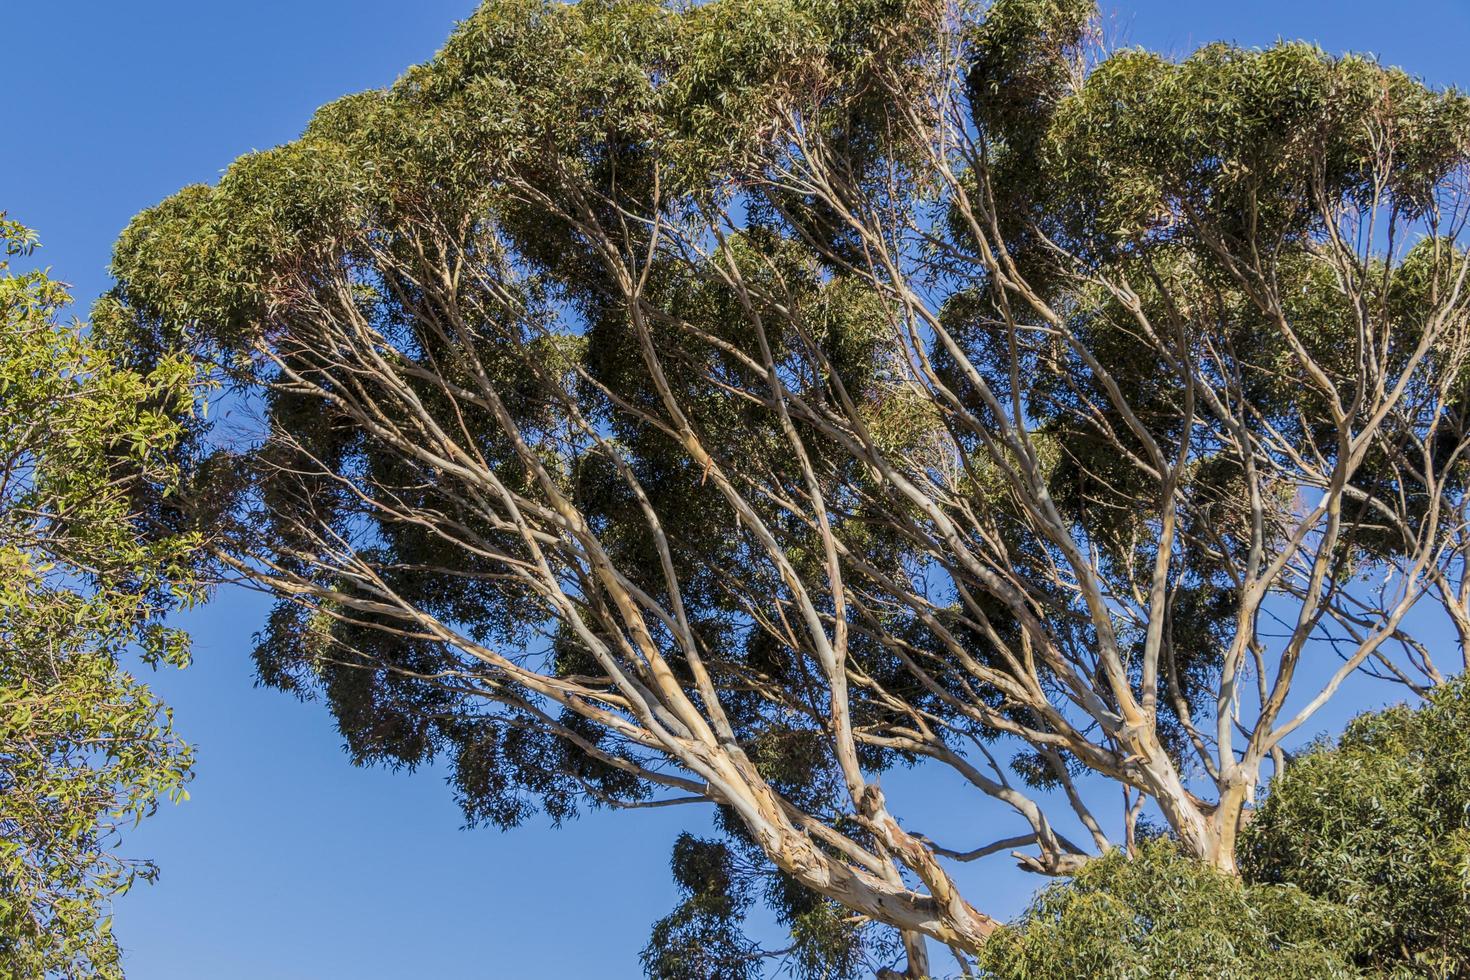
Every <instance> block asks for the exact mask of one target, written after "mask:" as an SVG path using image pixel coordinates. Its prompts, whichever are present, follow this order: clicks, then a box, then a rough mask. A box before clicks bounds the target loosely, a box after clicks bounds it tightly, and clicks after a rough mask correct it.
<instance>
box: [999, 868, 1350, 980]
mask: <svg viewBox="0 0 1470 980" xmlns="http://www.w3.org/2000/svg"><path fill="white" fill-rule="evenodd" d="M1358 943H1359V939H1358V930H1357V927H1356V920H1355V918H1354V916H1353V914H1352V912H1351V910H1349V909H1346V908H1344V907H1342V906H1340V905H1336V904H1334V903H1332V902H1329V901H1323V900H1314V899H1312V898H1309V897H1307V896H1306V895H1304V894H1303V893H1302V892H1301V891H1299V890H1298V889H1296V888H1294V887H1291V886H1289V885H1259V884H1255V885H1245V884H1242V883H1241V882H1240V880H1239V879H1237V878H1233V877H1230V876H1227V875H1223V874H1221V873H1219V872H1218V871H1216V870H1214V869H1213V868H1210V867H1209V866H1207V865H1205V864H1203V863H1201V862H1199V861H1195V860H1191V859H1190V858H1187V857H1185V856H1184V855H1182V854H1180V853H1179V851H1178V849H1177V848H1176V847H1175V846H1174V844H1173V843H1172V842H1169V841H1166V840H1161V839H1155V840H1151V841H1147V842H1144V843H1142V844H1140V846H1139V848H1138V850H1137V853H1136V854H1134V855H1132V856H1131V857H1125V856H1124V855H1123V854H1122V852H1119V851H1114V852H1112V853H1111V854H1109V855H1107V856H1106V857H1104V858H1102V859H1100V860H1098V861H1093V862H1090V863H1089V864H1088V865H1087V866H1086V867H1084V868H1083V869H1082V870H1081V871H1080V872H1079V873H1078V875H1077V876H1076V878H1074V879H1073V880H1071V881H1069V882H1067V883H1065V884H1056V885H1052V886H1050V887H1049V888H1047V889H1046V890H1044V891H1043V892H1042V893H1041V894H1040V895H1039V896H1038V897H1037V899H1036V900H1035V901H1034V902H1033V903H1032V905H1031V908H1030V909H1029V910H1028V911H1027V913H1026V915H1024V916H1023V917H1022V918H1021V920H1020V921H1019V922H1017V923H1015V924H1014V925H1010V926H1006V927H1004V928H1002V929H1001V930H999V931H998V932H996V934H995V935H994V936H992V937H991V939H990V941H989V942H987V943H986V944H985V947H984V948H983V949H982V950H981V955H980V968H981V975H982V976H989V977H1001V978H1005V980H1052V978H1055V977H1096V978H1098V980H1114V978H1116V980H1125V978H1132V977H1219V978H1221V980H1254V978H1257V977H1265V976H1272V977H1280V978H1282V980H1327V978H1349V977H1359V976H1362V974H1361V973H1359V972H1358V971H1357V970H1356V969H1354V967H1353V964H1352V960H1351V958H1350V956H1351V951H1353V950H1354V949H1355V948H1356V947H1357V946H1358Z"/></svg>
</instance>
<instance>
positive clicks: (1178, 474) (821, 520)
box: [112, 0, 1470, 977]
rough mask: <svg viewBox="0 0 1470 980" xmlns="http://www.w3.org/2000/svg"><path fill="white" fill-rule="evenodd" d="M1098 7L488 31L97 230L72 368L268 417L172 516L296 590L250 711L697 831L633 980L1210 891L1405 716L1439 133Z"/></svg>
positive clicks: (1421, 522)
mask: <svg viewBox="0 0 1470 980" xmlns="http://www.w3.org/2000/svg"><path fill="white" fill-rule="evenodd" d="M1092 16H1093V8H1092V6H1091V4H1090V3H1087V2H1081V0H998V2H996V3H995V4H994V5H992V6H990V7H989V8H988V9H984V10H978V9H972V8H971V7H969V6H967V5H965V4H946V3H936V2H929V0H862V2H850V0H843V2H838V0H716V2H713V3H709V4H703V5H698V6H692V7H687V8H686V7H684V6H682V5H670V6H660V5H658V4H653V3H646V2H631V0H630V2H612V0H608V2H601V0H599V2H585V3H581V4H577V5H575V6H568V5H562V4H559V3H549V2H535V0H503V2H489V3H486V4H485V5H483V6H482V7H481V8H480V10H479V11H477V12H476V14H475V15H474V16H472V17H471V18H470V19H469V20H467V21H466V22H465V23H463V24H462V25H460V27H459V28H458V29H457V30H456V32H455V33H454V35H453V36H452V37H451V38H450V41H449V43H448V45H447V46H446V47H445V49H444V50H443V51H442V52H441V53H440V54H439V55H438V56H437V57H436V58H435V59H434V60H433V61H432V62H431V63H429V64H427V65H424V66H420V67H418V68H414V69H412V70H411V71H410V72H409V73H408V74H407V75H405V76H404V78H403V79H401V80H400V81H399V82H398V83H397V84H396V85H395V86H393V87H392V88H391V89H390V90H388V91H383V92H367V93H363V94H361V95H356V96H352V97H349V98H347V99H343V100H341V101H339V102H336V103H333V104H332V105H329V106H327V107H325V108H323V109H322V110H321V111H320V112H319V113H318V114H317V116H316V118H315V119H314V120H313V122H312V123H311V125H310V126H309V127H308V129H307V131H306V133H305V134H304V135H303V136H302V138H301V139H300V140H298V141H296V142H294V143H292V144H289V145H287V146H283V147H280V148H277V149H275V150H271V151H268V152H265V153H257V154H251V155H249V156H246V157H244V158H242V159H241V160H239V161H237V162H236V163H235V165H234V166H232V167H231V168H230V170H229V171H228V173H227V174H226V175H225V176H224V178H223V179H222V180H221V181H220V183H219V184H218V185H217V186H215V187H204V186H196V187H191V188H187V189H185V190H183V191H181V192H180V193H179V194H178V195H176V196H175V197H173V198H172V199H170V200H169V201H167V202H165V203H164V204H162V205H160V206H159V207H157V208H155V209H152V210H150V211H148V212H145V213H144V214H142V215H140V216H139V217H138V218H137V219H136V220H135V221H134V223H133V224H132V225H131V226H130V228H129V229H128V231H127V232H126V233H125V234H124V236H123V237H122V239H121V240H120V242H119V244H118V248H117V252H116V272H117V274H118V279H119V286H118V290H117V293H116V296H115V302H116V303H117V304H118V306H119V307H120V308H122V309H124V310H126V311H127V317H125V318H119V320H118V322H117V324H116V325H115V327H114V328H113V333H112V335H113V336H115V337H117V338H119V343H120V342H121V341H122V339H126V340H127V342H128V343H130V344H132V345H133V346H134V348H135V349H136V350H137V351H138V352H139V356H140V357H141V358H143V360H144V362H145V363H148V362H151V360H152V359H155V358H156V357H158V356H160V355H161V354H162V353H164V352H169V351H174V350H179V349H190V350H193V351H195V352H197V353H199V354H202V355H203V356H206V357H208V358H210V359H212V360H213V362H214V363H215V364H216V365H217V366H218V368H219V370H220V371H221V372H222V374H224V375H226V376H228V377H230V378H232V379H233V380H234V382H235V383H237V384H238V385H239V386H241V388H242V390H244V391H245V392H247V394H246V396H245V397H246V400H247V401H249V402H250V403H252V404H258V405H259V406H260V408H261V412H260V418H259V428H258V430H256V431H254V432H253V433H249V434H248V435H247V436H239V435H238V433H237V434H236V435H237V438H235V439H233V440H229V441H228V444H227V445H225V446H224V447H223V448H222V449H221V448H218V443H213V444H211V445H212V446H213V447H215V448H214V450H213V451H211V452H210V453H208V454H207V458H205V459H201V460H200V463H199V466H198V467H197V470H196V471H194V480H195V484H194V487H193V489H192V491H191V493H190V494H189V501H190V503H189V506H188V507H187V508H186V511H187V513H186V514H184V515H182V516H184V517H187V518H188V519H190V520H194V521H197V522H199V524H200V526H209V527H214V526H216V525H218V526H220V527H221V528H222V530H221V533H220V537H219V546H218V547H217V549H216V557H217V558H218V561H219V562H220V566H221V569H222V570H224V571H225V572H226V573H227V574H229V575H233V576H237V577H239V578H242V579H244V580H246V581H248V582H250V583H253V584H254V585H256V586H258V587H261V588H265V589H267V590H270V591H271V592H273V593H275V594H276V595H277V596H278V597H280V599H281V602H280V604H279V605H278V607H277V608H276V610H275V612H274V613H273V614H272V616H271V619H270V622H269V624H268V626H267V629H266V630H265V632H264V633H263V635H262V640H261V643H260V645H259V648H258V650H257V658H258V662H259V665H260V671H261V676H262V677H263V678H264V679H265V680H266V681H268V682H269V683H272V684H276V685H278V686H281V687H285V688H288V689H294V690H298V691H303V692H306V691H313V690H317V689H320V690H321V691H322V692H323V693H324V694H325V697H326V699H327V701H328V702H329V704H330V705H331V707H332V710H333V711H334V712H335V714H336V716H337V718H338V720H339V723H340V725H341V728H342V730H343V732H344V734H345V736H346V739H347V742H348V746H349V749H350V751H351V752H352V754H353V756H354V757H355V758H356V759H357V760H358V761H390V762H396V763H405V764H410V765H412V764H415V763H418V762H422V761H424V760H426V759H428V758H431V757H434V756H437V755H444V756H447V757H448V758H449V759H450V760H451V764H452V766H453V772H454V783H455V787H456V790H457V792H458V795H459V797H460V799H461V801H462V803H463V805H464V808H465V811H466V813H467V814H468V815H469V817H470V819H471V821H474V822H481V821H484V822H491V823H495V824H499V825H502V826H509V825H513V824H515V823H517V822H519V821H521V820H523V819H525V818H526V817H527V816H528V815H529V814H530V813H532V812H534V810H535V809H536V808H537V807H538V806H539V807H541V808H542V809H544V810H545V811H546V812H547V813H549V814H550V815H551V816H552V817H553V818H554V819H562V818H564V817H567V816H569V815H571V814H573V813H575V812H576V810H577V808H578V807H579V806H581V805H586V804H591V805H609V806H619V807H646V806H665V805H675V804H684V803H712V804H714V805H715V806H716V807H717V814H718V818H717V823H718V827H719V829H720V830H721V832H722V833H723V838H724V839H723V840H712V841H685V842H682V843H681V844H680V847H679V849H677V850H676V855H675V858H676V859H675V873H676V877H677V878H678V879H679V881H680V882H681V884H682V885H683V886H684V888H685V891H686V893H687V895H688V902H687V903H686V904H685V905H684V906H682V907H681V908H680V909H679V910H677V911H676V912H675V913H674V915H673V916H671V917H670V918H669V919H667V920H665V921H664V922H663V923H661V924H660V926H659V927H658V930H659V932H658V934H659V935H661V936H663V937H664V939H663V941H662V942H661V943H660V944H658V945H657V946H656V947H654V948H651V950H650V954H649V956H648V957H647V962H648V966H649V968H650V970H651V971H653V972H654V973H656V974H657V975H662V976H669V977H674V976H705V975H710V974H711V973H713V972H714V971H715V969H716V968H715V967H713V966H710V965H709V964H708V963H707V962H706V961H705V960H702V959H699V958H698V957H693V958H690V957H682V958H681V956H679V955H673V954H670V955H667V956H666V955H665V953H666V952H668V951H669V950H673V949H675V947H679V948H694V947H701V948H703V949H706V950H708V949H712V948H722V949H725V950H727V951H728V952H729V954H730V955H729V956H728V957H724V958H723V959H724V960H728V961H729V963H731V964H735V965H728V966H726V967H720V968H719V969H725V970H729V971H733V972H731V973H728V974H726V975H738V971H739V970H740V969H745V967H744V966H740V965H739V964H749V963H752V962H754V960H753V957H755V956H757V955H758V953H759V952H760V951H759V950H756V949H755V948H754V947H752V946H751V945H749V943H748V940H745V939H744V938H743V937H742V936H740V935H739V933H738V927H739V922H740V919H741V915H742V912H743V910H744V909H745V908H746V907H747V905H748V904H749V903H750V902H752V901H754V899H755V897H757V896H763V897H765V898H767V899H768V900H770V901H771V902H772V903H773V904H774V905H775V907H776V909H777V912H778V915H779V917H780V918H781V919H782V920H783V921H784V922H786V923H788V924H789V925H790V926H791V928H792V931H793V950H795V955H796V960H795V962H796V963H798V964H800V968H801V969H803V970H806V971H807V972H808V973H809V974H811V975H851V974H852V973H853V972H854V971H855V970H856V969H857V968H858V966H859V965H861V964H862V963H863V962H864V960H865V959H866V960H875V961H883V962H889V963H891V962H893V961H894V960H893V958H892V957H894V956H896V954H890V953H889V952H888V948H889V947H888V945H887V944H889V943H890V942H902V944H903V945H904V946H905V947H906V950H907V953H908V956H907V963H906V966H905V967H904V968H905V969H906V970H907V971H908V973H909V975H910V976H915V977H917V976H922V975H924V974H926V973H927V972H929V964H928V961H927V954H926V948H925V944H924V941H925V937H927V938H929V939H933V940H937V941H938V942H939V943H940V944H943V945H944V946H948V947H949V948H950V949H951V950H952V951H953V952H954V953H955V955H956V956H957V957H959V959H960V961H961V962H962V963H968V962H969V961H970V960H971V959H972V958H973V957H974V956H975V955H977V954H979V953H980V952H981V950H982V949H984V947H985V944H986V940H987V937H989V936H990V935H991V934H992V933H993V932H994V931H995V929H996V927H997V924H996V923H995V921H994V920H993V919H992V918H991V917H990V915H988V914H987V913H986V912H985V911H984V910H983V909H981V908H978V907H977V906H976V905H975V904H973V901H972V898H971V897H967V896H965V895H963V894H961V891H960V889H959V888H958V887H957V885H956V883H955V880H954V878H953V875H952V868H953V865H952V863H951V862H954V861H967V860H978V859H980V858H982V857H985V856H987V855H992V854H997V853H1003V852H1007V851H1009V852H1012V853H1013V854H1014V855H1015V856H1016V857H1017V858H1018V859H1019V860H1020V861H1021V862H1022V863H1023V865H1025V866H1026V867H1029V868H1032V869H1033V870H1036V871H1039V872H1042V873H1045V874H1066V873H1071V872H1073V871H1076V870H1077V869H1079V868H1080V867H1083V866H1084V865H1085V864H1086V863H1087V862H1088V861H1089V860H1091V859H1093V858H1095V857H1097V856H1098V855H1101V854H1105V853H1107V852H1109V851H1111V850H1112V849H1114V848H1119V847H1121V848H1125V849H1130V850H1131V849H1132V848H1133V847H1134V845H1135V826H1136V822H1137V820H1138V818H1139V815H1140V814H1141V813H1144V812H1148V813H1154V814H1157V816H1158V817H1159V818H1160V819H1162V821H1163V822H1164V823H1165V825H1166V826H1167V827H1168V829H1169V832H1170V833H1171V834H1172V835H1173V836H1174V837H1175V838H1177V840H1178V845H1179V847H1180V848H1181V849H1182V851H1183V853H1185V854H1186V855H1188V856H1189V857H1191V858H1193V859H1196V860H1198V861H1202V862H1204V863H1206V864H1208V865H1210V866H1211V867H1213V868H1215V869H1218V870H1219V871H1221V872H1224V873H1225V874H1226V875H1231V874H1234V873H1235V871H1236V841H1237V838H1238V834H1239V831H1240V828H1241V826H1242V823H1243V821H1244V820H1245V817H1246V814H1247V813H1248V812H1249V805H1250V803H1251V801H1252V800H1253V799H1254V797H1255V794H1256V790H1257V787H1258V786H1260V785H1261V783H1262V781H1263V780H1264V779H1265V778H1266V777H1267V776H1268V775H1269V774H1270V773H1272V772H1279V771H1281V769H1282V768H1283V767H1284V766H1285V764H1286V761H1287V759H1286V755H1285V753H1284V748H1283V745H1284V743H1286V742H1287V740H1289V739H1290V738H1291V737H1292V736H1293V734H1294V733H1298V732H1299V731H1301V730H1302V729H1303V726H1305V725H1307V724H1308V723H1309V722H1310V721H1311V719H1312V718H1313V716H1314V714H1315V712H1316V711H1317V710H1318V709H1319V708H1320V707H1321V706H1322V705H1323V704H1324V703H1326V701H1327V700H1328V699H1330V698H1331V697H1333V696H1334V694H1335V693H1336V691H1337V690H1338V688H1339V687H1340V686H1341V685H1342V683H1343V682H1344V681H1345V680H1346V679H1347V678H1348V677H1349V676H1351V675H1352V674H1353V673H1354V672H1356V671H1364V670H1372V671H1375V672H1376V673H1378V674H1380V675H1382V676H1385V677H1387V678H1389V679H1391V680H1394V681H1397V682H1402V683H1405V684H1408V685H1410V686H1411V687H1413V688H1414V689H1416V690H1421V691H1422V690H1428V689H1429V688H1432V687H1433V686H1435V685H1436V684H1438V683H1440V682H1441V681H1442V680H1443V679H1444V677H1445V676H1446V675H1445V673H1444V669H1442V668H1441V666H1440V665H1437V664H1436V663H1435V662H1434V660H1433V659H1432V658H1431V657H1430V651H1429V650H1428V648H1427V646H1426V644H1425V643H1424V642H1423V641H1422V640H1421V639H1419V638H1416V637H1415V635H1414V633H1413V631H1412V630H1411V628H1410V625H1411V623H1412V622H1413V621H1414V620H1412V619H1411V617H1409V612H1410V610H1412V609H1415V608H1416V607H1418V608H1426V606H1425V605H1422V604H1421V599H1424V598H1425V597H1426V596H1429V597H1431V599H1434V598H1438V599H1440V600H1443V601H1442V602H1441V603H1440V605H1439V608H1441V609H1444V610H1447V612H1445V613H1444V615H1449V616H1453V615H1454V614H1455V609H1454V608H1453V607H1454V603H1455V601H1456V597H1457V596H1460V595H1461V594H1462V592H1463V581H1464V575H1463V560H1462V559H1461V558H1460V557H1458V556H1461V555H1463V553H1464V549H1463V548H1462V547H1460V545H1459V542H1460V541H1461V540H1462V539H1463V524H1462V522H1461V520H1460V517H1461V515H1462V514H1463V504H1464V493H1463V479H1462V476H1463V471H1464V456H1465V452H1466V448H1467V438H1466V427H1465V426H1464V424H1463V414H1464V399H1463V395H1464V392H1465V381H1464V379H1465V357H1466V352H1467V346H1466V290H1465V285H1466V281H1465V280H1466V274H1467V270H1470V263H1467V262H1466V261H1465V257H1464V250H1463V237H1464V224H1465V220H1466V216H1467V211H1466V208H1465V204H1466V200H1467V199H1466V197H1465V196H1464V193H1463V192H1464V189H1465V188H1464V183H1465V181H1464V177H1465V164H1466V154H1467V149H1470V138H1467V134H1470V102H1467V100H1466V99H1465V98H1464V97H1462V96H1461V95H1459V94H1457V93H1454V92H1446V93H1438V92H1433V91H1430V90H1428V89H1426V88H1425V87H1424V86H1422V85H1421V84H1419V83H1418V82H1416V81H1415V80H1413V79H1412V78H1411V77H1409V76H1407V75H1405V74H1404V73H1402V72H1399V71H1396V70H1392V69H1386V68H1384V67H1382V66H1380V65H1378V64H1376V63H1375V62H1373V61H1372V60H1371V59H1366V58H1359V57H1343V58H1334V57H1329V56H1327V55H1325V54H1324V53H1323V52H1321V51H1319V50H1317V49H1315V48H1312V47H1310V46H1306V45H1301V44H1282V45H1278V46H1276V47H1274V48H1271V49H1269V50H1266V51H1243V50H1240V49H1236V48H1233V47H1230V46H1227V45H1212V46H1209V47H1206V48H1204V49H1203V50H1201V51H1200V52H1198V53H1196V54H1195V55H1193V56H1191V57H1189V58H1187V59H1184V60H1183V61H1179V62H1172V61H1169V60H1166V59H1164V58H1161V57H1158V56H1156V55H1153V54H1149V53H1147V52H1142V51H1122V52H1118V53H1116V54H1113V55H1111V56H1109V57H1106V58H1103V59H1101V60H1098V59H1096V58H1092V57H1090V56H1089V54H1088V44H1089V37H1090V26H1089V25H1090V22H1091V18H1092ZM1457 563H1458V564H1457ZM1428 605H1429V606H1433V605H1434V603H1433V602H1431V603H1429V604H1428ZM1445 669H1447V668H1445ZM919 764H922V765H924V766H929V767H935V768H942V769H946V770H948V771H949V772H951V773H952V774H955V775H957V776H958V777H959V778H960V779H962V780H963V781H965V783H966V784H968V785H969V786H970V787H972V788H973V789H974V791H975V792H976V793H977V799H979V800H984V799H987V798H988V799H989V800H991V801H993V803H994V804H995V806H989V807H987V806H979V807H978V808H977V810H976V814H977V817H976V821H975V825H976V832H977V834H980V833H983V834H985V837H984V838H982V839H977V840H968V841H944V842H939V841H935V840H932V839H930V838H928V837H926V836H924V835H923V834H921V833H920V832H919V831H920V830H921V829H922V828H923V826H924V823H925V820H926V817H927V816H929V813H930V811H929V810H926V808H925V804H924V801H922V800H920V801H916V802H915V803H914V804H913V805H912V806H911V807H910V808H909V809H907V810H906V811H899V810H896V809H895V808H894V807H893V806H890V804H889V802H888V800H887V798H886V796H885V794H884V792H883V791H882V789H881V788H880V786H879V782H878V778H877V777H878V774H879V773H881V772H882V771H883V770H884V769H886V768H888V767H892V766H894V765H919ZM1100 787H1108V788H1110V791H1109V792H1107V793H1105V794H1104V793H1100V792H1099V788H1100ZM1120 790H1121V792H1120ZM1119 798H1121V806H1120V807H1117V808H1116V809H1114V807H1115V806H1116V804H1115V803H1113V802H1112V801H1114V800H1118V799H1119ZM1100 800H1107V801H1108V803H1107V805H1108V807H1109V809H1108V810H1106V811H1105V810H1103V809H1102V808H1101V804H1100V802H1099V801H1100ZM901 818H902V819H901ZM752 969H753V967H752Z"/></svg>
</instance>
